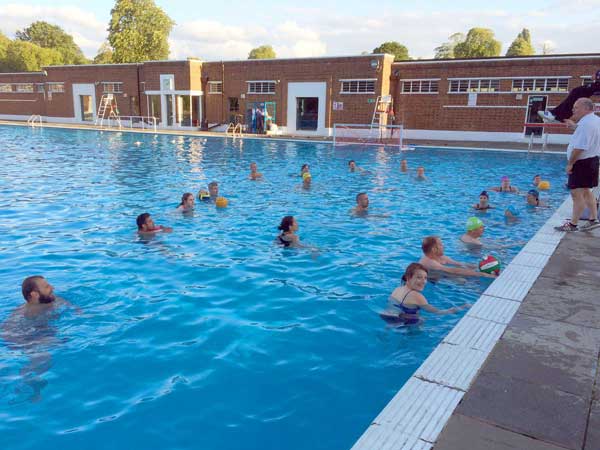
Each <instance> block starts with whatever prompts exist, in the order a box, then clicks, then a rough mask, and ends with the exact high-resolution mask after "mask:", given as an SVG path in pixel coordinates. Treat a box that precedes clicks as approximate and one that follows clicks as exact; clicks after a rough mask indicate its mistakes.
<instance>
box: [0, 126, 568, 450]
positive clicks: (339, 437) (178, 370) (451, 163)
mask: <svg viewBox="0 0 600 450" xmlns="http://www.w3.org/2000/svg"><path fill="white" fill-rule="evenodd" d="M0 142H1V143H2V151H1V152H0V252H1V257H2V265H1V267H0V297H1V298H2V299H3V301H2V303H1V304H0V320H1V321H5V320H6V319H7V318H8V317H9V316H10V315H11V312H12V311H13V310H14V309H15V308H16V307H17V306H19V305H21V304H22V303H23V299H22V298H21V295H20V283H21V281H22V280H23V278H25V277H26V276H28V275H32V274H43V275H45V276H46V277H47V278H48V280H49V281H50V283H52V284H53V285H54V286H55V290H56V293H57V294H58V295H60V296H62V297H64V298H66V299H67V300H68V301H70V302H71V303H73V304H74V305H77V306H78V307H79V308H81V311H79V312H75V311H72V310H66V311H63V312H62V313H61V314H55V315H53V316H52V317H41V318H37V319H35V320H27V319H21V320H19V321H16V329H17V331H18V333H13V334H16V335H19V333H21V335H22V336H24V337H25V338H24V339H23V340H22V341H24V342H21V343H19V342H7V341H6V340H4V341H2V343H1V346H0V354H1V356H2V357H1V361H2V362H1V363H0V377H1V378H2V382H1V383H0V392H1V394H0V417H1V418H2V420H1V421H0V436H1V437H0V447H1V448H10V449H30V448H36V449H37V448H40V449H41V448H44V449H45V448H60V449H81V448H85V449H105V448H161V449H167V448H169V449H175V448H176V449H192V448H194V449H196V448H203V449H213V448H218V449H242V448H243V449H248V448H253V449H254V448H255V449H281V448H286V449H306V448H311V449H344V448H349V447H350V446H351V445H352V444H353V443H354V441H355V440H356V439H357V438H358V437H359V436H360V435H361V434H362V433H363V431H364V430H365V429H366V427H367V426H368V425H369V423H370V421H371V420H372V419H373V418H374V417H375V416H376V415H377V413H378V412H379V411H380V410H381V409H382V408H383V407H384V406H385V405H386V404H387V402H388V401H389V400H390V399H391V398H392V396H393V395H394V394H395V393H396V391H397V390H398V389H399V388H400V387H401V386H402V384H403V383H404V382H405V381H406V380H407V379H408V378H409V377H410V375H411V374H412V373H413V372H414V370H415V369H416V368H417V367H418V366H419V365H420V364H421V362H422V361H423V360H424V359H425V358H426V357H427V355H428V354H429V353H430V352H431V351H432V350H433V348H435V346H436V345H437V344H438V343H439V342H440V340H441V339H442V338H443V337H444V336H445V335H446V334H447V333H448V332H449V331H450V329H451V328H452V327H453V326H454V324H455V323H456V322H457V321H458V320H459V319H460V318H461V317H462V314H464V313H461V314H457V315H452V316H434V315H430V314H427V313H425V314H424V317H425V319H426V321H425V323H424V324H423V325H420V326H418V327H406V328H390V327H388V326H386V324H385V323H384V322H383V321H382V320H381V319H380V318H379V316H378V314H377V312H378V311H380V310H381V309H383V307H384V306H385V305H386V301H387V297H388V295H389V293H390V292H391V291H392V290H393V288H394V287H396V286H397V285H398V284H399V280H400V276H401V275H402V273H403V269H404V268H405V267H406V265H407V264H408V263H410V262H413V261H416V260H418V258H419V257H420V254H421V250H420V243H421V239H422V238H423V237H424V236H426V235H429V234H437V235H440V236H442V238H443V239H444V243H445V245H446V253H447V254H448V255H450V256H451V257H454V258H455V259H459V260H467V261H470V262H476V261H477V260H478V257H479V255H478V254H472V253H468V252H466V251H465V249H464V247H463V245H462V244H461V243H460V242H459V241H458V237H459V236H460V234H462V232H463V231H464V230H463V229H464V226H465V221H466V219H467V217H469V216H471V215H473V211H472V210H471V209H470V206H471V205H472V204H473V203H475V202H476V201H477V199H478V194H479V192H480V191H481V190H482V189H484V188H489V187H491V186H495V185H498V184H499V181H500V177H501V176H502V175H505V174H506V175H511V176H512V180H513V184H514V185H516V186H518V187H520V188H521V189H522V190H527V189H529V188H530V184H531V179H532V178H533V175H535V174H536V173H541V174H542V175H543V178H544V179H547V180H550V182H551V184H552V189H551V190H550V191H548V192H544V193H542V199H543V200H545V201H547V202H548V203H549V204H550V205H551V206H552V207H553V208H555V207H557V206H558V205H560V203H561V202H562V200H563V199H564V197H565V195H566V191H565V190H564V189H563V188H562V184H563V183H564V173H563V170H564V160H563V158H564V155H547V154H546V155H539V154H536V155H530V156H528V155H526V154H523V153H500V152H483V151H457V150H449V149H446V150H444V149H417V150H416V151H413V152H404V153H401V152H399V151H397V150H391V149H386V150H383V149H377V148H359V147H345V148H344V147H338V148H334V147H333V146H331V145H329V144H320V143H304V142H283V141H262V140H240V139H238V140H235V141H234V140H231V139H219V138H199V137H180V136H173V135H143V134H120V133H99V132H94V131H66V130H56V129H43V130H40V129H34V130H32V129H28V128H21V127H0ZM402 158H406V159H407V160H408V164H409V167H410V174H409V175H407V174H403V173H401V172H400V171H399V165H400V160H401V159H402ZM350 159H354V160H356V162H357V164H358V165H359V166H360V167H362V168H364V169H367V170H368V172H364V173H348V166H347V162H348V160H350ZM251 161H256V162H258V167H259V171H260V172H262V173H263V174H264V177H265V180H264V181H260V182H253V181H249V180H248V172H249V169H248V166H249V163H250V162H251ZM303 163H308V164H310V166H311V170H310V171H311V173H312V176H313V183H312V187H311V189H310V190H305V189H303V188H302V186H301V179H300V178H299V176H298V174H299V171H300V166H301V165H302V164H303ZM419 165H422V166H424V167H425V169H426V174H427V176H428V177H429V180H428V181H425V182H419V181H416V180H415V178H414V173H415V169H416V167H417V166H419ZM212 180H217V181H219V183H220V191H221V195H223V196H225V197H227V198H228V199H229V207H228V208H226V209H223V210H217V209H216V208H215V207H214V205H209V204H202V203H199V202H197V205H196V211H195V212H194V214H193V215H189V216H184V215H182V214H181V213H176V212H175V207H176V206H177V204H178V203H179V200H180V198H181V194H182V193H183V192H187V191H191V192H194V193H196V192H197V191H198V189H199V188H206V185H207V183H208V182H210V181H212ZM361 191H365V192H367V193H368V195H369V198H370V201H371V206H370V209H371V212H370V215H369V216H368V217H366V218H357V217H351V216H350V214H349V210H350V208H351V207H353V206H354V204H355V202H354V197H355V195H356V194H357V193H358V192H361ZM490 202H491V203H492V204H493V205H497V206H498V208H496V209H494V210H491V211H489V212H488V213H481V214H480V215H479V217H480V218H481V219H482V220H483V221H484V223H485V224H486V234H485V236H487V237H489V238H491V239H493V240H495V241H498V242H501V243H502V244H507V243H511V242H518V241H525V240H527V239H528V238H529V237H531V236H532V235H533V234H534V233H535V231H536V230H537V229H538V228H539V226H541V225H542V224H543V223H544V222H545V221H546V220H547V218H548V217H549V216H550V215H551V214H552V211H553V209H552V208H548V209H539V210H537V211H535V210H533V211H532V210H528V209H527V208H526V207H525V206H524V205H525V200H524V198H523V197H522V196H516V195H514V194H494V193H492V194H491V198H490ZM509 204H513V205H515V206H517V207H518V209H519V210H520V212H521V214H520V219H519V220H518V221H517V222H514V223H506V222H505V220H504V217H503V214H502V211H503V209H504V208H503V207H504V206H507V205H509ZM145 211H147V212H149V213H151V214H152V216H153V217H154V220H155V221H156V222H157V223H159V224H163V225H168V226H172V227H173V228H174V231H173V233H172V234H165V235H160V236H157V237H156V238H155V239H150V240H146V241H144V240H141V239H140V238H139V237H138V236H137V235H136V232H135V230H136V227H135V218H136V216H137V215H138V214H139V213H142V212H145ZM288 214H292V215H294V216H295V217H296V218H297V220H298V222H299V224H300V230H299V232H298V234H299V235H300V237H301V240H302V241H303V242H305V243H308V244H311V245H313V246H315V247H317V248H318V251H316V252H313V251H308V250H303V249H298V250H295V249H285V250H284V249H282V248H280V247H278V246H276V245H274V244H273V239H274V237H275V236H276V235H277V229H276V227H277V225H278V224H279V221H280V220H281V218H282V217H283V216H284V215H288ZM519 249H520V247H514V248H510V249H503V250H500V251H493V252H492V253H494V254H496V255H499V256H500V258H501V259H502V260H503V261H504V262H505V263H506V262H508V261H510V259H511V258H512V257H513V256H514V255H516V254H517V253H518V251H519ZM488 284H489V281H486V280H466V281H465V280H442V281H440V282H438V283H436V284H429V285H428V286H427V287H426V289H425V291H424V293H425V296H426V297H427V298H428V299H429V302H430V303H432V304H433V305H435V306H438V307H440V308H448V307H450V306H453V305H459V304H462V303H464V302H473V301H475V300H476V299H477V298H478V296H479V294H480V293H481V292H482V291H483V290H484V289H485V287H486V286H488ZM13 328H14V327H13Z"/></svg>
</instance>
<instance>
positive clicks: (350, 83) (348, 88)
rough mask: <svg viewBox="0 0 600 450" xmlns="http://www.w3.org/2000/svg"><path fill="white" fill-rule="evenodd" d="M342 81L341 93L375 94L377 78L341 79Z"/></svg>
mask: <svg viewBox="0 0 600 450" xmlns="http://www.w3.org/2000/svg"><path fill="white" fill-rule="evenodd" d="M340 81H341V82H342V90H341V91H340V93H341V94H374V93H375V82H376V81H377V79H376V78H370V79H366V80H340Z"/></svg>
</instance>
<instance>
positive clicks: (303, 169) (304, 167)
mask: <svg viewBox="0 0 600 450" xmlns="http://www.w3.org/2000/svg"><path fill="white" fill-rule="evenodd" d="M305 172H308V164H302V167H301V168H300V173H301V174H302V173H305Z"/></svg>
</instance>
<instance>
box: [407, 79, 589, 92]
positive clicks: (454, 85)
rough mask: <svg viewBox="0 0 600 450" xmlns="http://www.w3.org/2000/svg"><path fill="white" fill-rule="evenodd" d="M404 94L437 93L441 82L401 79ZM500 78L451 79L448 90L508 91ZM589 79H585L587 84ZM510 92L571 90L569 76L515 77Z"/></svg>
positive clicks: (435, 80)
mask: <svg viewBox="0 0 600 450" xmlns="http://www.w3.org/2000/svg"><path fill="white" fill-rule="evenodd" d="M401 81H402V87H401V89H402V93H403V94H437V93H439V83H438V81H439V80H437V79H421V80H401ZM500 81H501V80H500V79H498V78H481V79H473V78H464V79H452V80H449V85H448V92H449V93H451V94H463V93H470V92H479V93H491V92H507V91H501V90H500ZM586 81H587V80H583V83H584V84H585V82H586ZM511 82H512V86H511V89H510V91H508V92H567V91H568V90H569V78H568V77H554V78H514V79H512V80H511Z"/></svg>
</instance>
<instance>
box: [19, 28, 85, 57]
mask: <svg viewBox="0 0 600 450" xmlns="http://www.w3.org/2000/svg"><path fill="white" fill-rule="evenodd" d="M15 39H16V40H19V41H24V42H30V43H32V44H35V45H38V46H40V47H42V48H47V49H54V50H56V51H58V53H60V55H61V57H62V64H85V63H87V62H88V60H87V59H86V57H85V56H84V55H83V52H82V51H81V49H80V48H79V46H78V45H77V44H76V43H75V41H74V40H73V36H71V35H70V34H67V33H65V31H64V30H63V29H62V28H61V27H59V26H57V25H52V24H49V23H48V22H42V21H38V22H33V23H32V24H31V25H29V27H27V28H25V29H24V30H23V31H17V32H16V33H15ZM59 64H60V63H59Z"/></svg>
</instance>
